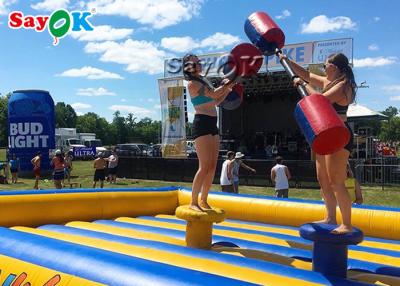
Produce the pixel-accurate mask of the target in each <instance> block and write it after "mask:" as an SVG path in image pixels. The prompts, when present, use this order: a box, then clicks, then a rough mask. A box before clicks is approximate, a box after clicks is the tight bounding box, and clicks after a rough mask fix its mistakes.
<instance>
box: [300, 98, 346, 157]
mask: <svg viewBox="0 0 400 286" xmlns="http://www.w3.org/2000/svg"><path fill="white" fill-rule="evenodd" d="M299 104H300V106H301V109H302V110H303V112H304V116H305V117H306V118H307V120H308V122H309V123H310V126H311V128H312V130H313V131H314V133H315V136H316V137H315V139H314V141H313V143H312V148H313V150H314V151H315V152H316V153H317V154H321V155H325V154H332V153H334V152H336V151H338V150H340V149H342V148H343V147H344V146H346V144H347V143H348V142H349V139H350V133H349V130H348V129H347V128H346V126H345V125H344V123H343V121H342V120H341V119H340V117H339V116H338V115H337V113H336V111H335V109H334V108H333V106H332V104H331V103H330V101H329V100H328V99H327V98H326V97H324V96H323V95H321V94H318V93H315V94H312V95H310V96H307V97H305V98H303V99H302V100H301V101H300V102H299Z"/></svg>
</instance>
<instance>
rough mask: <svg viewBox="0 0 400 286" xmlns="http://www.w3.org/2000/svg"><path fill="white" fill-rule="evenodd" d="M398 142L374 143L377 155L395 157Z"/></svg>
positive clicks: (399, 144)
mask: <svg viewBox="0 0 400 286" xmlns="http://www.w3.org/2000/svg"><path fill="white" fill-rule="evenodd" d="M399 146H400V143H399V142H379V143H377V144H375V151H376V154H377V155H378V156H385V157H397V149H398V148H399Z"/></svg>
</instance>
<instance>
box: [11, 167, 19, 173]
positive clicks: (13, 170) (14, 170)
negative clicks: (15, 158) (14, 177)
mask: <svg viewBox="0 0 400 286" xmlns="http://www.w3.org/2000/svg"><path fill="white" fill-rule="evenodd" d="M10 172H11V174H15V173H18V169H13V168H11V169H10Z"/></svg>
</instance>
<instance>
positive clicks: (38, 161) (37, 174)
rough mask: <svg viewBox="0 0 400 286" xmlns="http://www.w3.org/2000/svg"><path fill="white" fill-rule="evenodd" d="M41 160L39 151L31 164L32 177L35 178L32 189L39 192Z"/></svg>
mask: <svg viewBox="0 0 400 286" xmlns="http://www.w3.org/2000/svg"><path fill="white" fill-rule="evenodd" d="M41 160H42V153H41V152H40V151H39V152H37V153H36V156H35V157H33V159H32V160H31V163H32V165H33V175H34V176H35V185H34V186H33V188H34V189H35V190H39V180H40V164H41Z"/></svg>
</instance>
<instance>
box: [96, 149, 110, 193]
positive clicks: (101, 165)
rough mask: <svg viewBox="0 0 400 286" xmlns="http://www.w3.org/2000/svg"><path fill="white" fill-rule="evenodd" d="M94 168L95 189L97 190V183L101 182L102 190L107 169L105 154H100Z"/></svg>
mask: <svg viewBox="0 0 400 286" xmlns="http://www.w3.org/2000/svg"><path fill="white" fill-rule="evenodd" d="M93 167H94V168H95V169H96V170H95V171H94V178H93V189H94V188H96V183H97V182H98V181H100V188H103V187H104V180H105V178H106V168H107V161H106V160H105V159H104V155H103V153H99V155H98V157H97V158H96V160H94V163H93Z"/></svg>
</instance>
